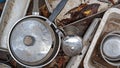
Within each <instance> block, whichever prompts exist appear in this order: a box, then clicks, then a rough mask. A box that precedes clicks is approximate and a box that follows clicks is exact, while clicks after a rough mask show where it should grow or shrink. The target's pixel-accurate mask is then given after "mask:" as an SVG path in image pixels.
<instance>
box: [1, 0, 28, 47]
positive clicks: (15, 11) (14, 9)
mask: <svg viewBox="0 0 120 68" xmlns="http://www.w3.org/2000/svg"><path fill="white" fill-rule="evenodd" d="M29 2H30V0H6V3H5V6H4V9H3V13H2V15H1V20H0V41H1V43H0V49H7V45H6V40H4V39H5V38H6V37H7V36H6V34H7V30H8V27H11V26H12V25H10V24H13V23H15V22H16V21H17V20H18V19H20V18H22V17H23V16H25V14H26V12H27V9H28V6H29ZM6 24H9V26H8V25H6ZM4 30H5V31H6V32H5V31H4ZM1 39H3V40H1Z"/></svg>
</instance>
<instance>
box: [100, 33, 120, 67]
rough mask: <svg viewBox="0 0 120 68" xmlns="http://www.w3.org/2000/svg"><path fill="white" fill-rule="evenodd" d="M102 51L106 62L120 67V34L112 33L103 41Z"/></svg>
mask: <svg viewBox="0 0 120 68" xmlns="http://www.w3.org/2000/svg"><path fill="white" fill-rule="evenodd" d="M100 51H101V54H102V57H103V58H104V60H105V61H106V62H108V63H109V64H112V65H114V66H118V65H120V34H119V33H117V32H111V33H109V34H107V35H106V36H105V37H104V39H103V40H102V43H101V46H100Z"/></svg>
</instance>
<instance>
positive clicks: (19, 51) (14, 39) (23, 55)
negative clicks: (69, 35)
mask: <svg viewBox="0 0 120 68" xmlns="http://www.w3.org/2000/svg"><path fill="white" fill-rule="evenodd" d="M66 2H67V0H62V1H61V2H60V4H58V6H57V7H56V9H55V10H54V11H53V13H52V14H51V16H50V17H49V19H47V18H45V17H43V16H39V9H38V3H39V1H38V0H34V6H33V8H34V9H33V14H34V15H30V16H26V17H24V18H22V19H20V20H18V21H17V22H16V23H14V24H13V25H12V27H11V28H10V29H9V32H8V34H7V35H8V37H7V38H6V40H7V45H8V50H9V52H10V54H11V56H12V57H13V59H14V60H15V61H17V62H18V63H19V64H21V65H23V66H25V67H43V66H45V65H47V64H49V63H50V62H51V61H52V60H53V59H54V58H55V57H56V55H57V53H58V51H59V49H60V45H61V35H60V34H61V32H60V30H59V29H58V28H57V27H56V25H55V24H54V23H53V22H52V21H54V19H55V18H56V16H57V15H58V14H59V12H60V11H61V10H62V8H63V7H64V6H65V4H66Z"/></svg>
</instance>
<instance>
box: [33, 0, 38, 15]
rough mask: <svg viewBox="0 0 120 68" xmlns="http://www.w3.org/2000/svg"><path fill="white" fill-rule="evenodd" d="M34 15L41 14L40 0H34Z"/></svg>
mask: <svg viewBox="0 0 120 68" xmlns="http://www.w3.org/2000/svg"><path fill="white" fill-rule="evenodd" d="M32 15H39V0H33V10H32Z"/></svg>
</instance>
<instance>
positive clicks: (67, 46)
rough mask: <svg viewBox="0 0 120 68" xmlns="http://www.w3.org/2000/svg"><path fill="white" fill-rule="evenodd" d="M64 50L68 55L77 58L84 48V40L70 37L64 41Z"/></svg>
mask: <svg viewBox="0 0 120 68" xmlns="http://www.w3.org/2000/svg"><path fill="white" fill-rule="evenodd" d="M62 45H63V46H62V48H63V51H64V53H65V54H66V55H68V56H75V55H78V54H80V52H81V50H82V48H83V46H82V39H81V38H80V37H79V36H77V35H68V36H66V37H65V38H64V39H63V42H62Z"/></svg>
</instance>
